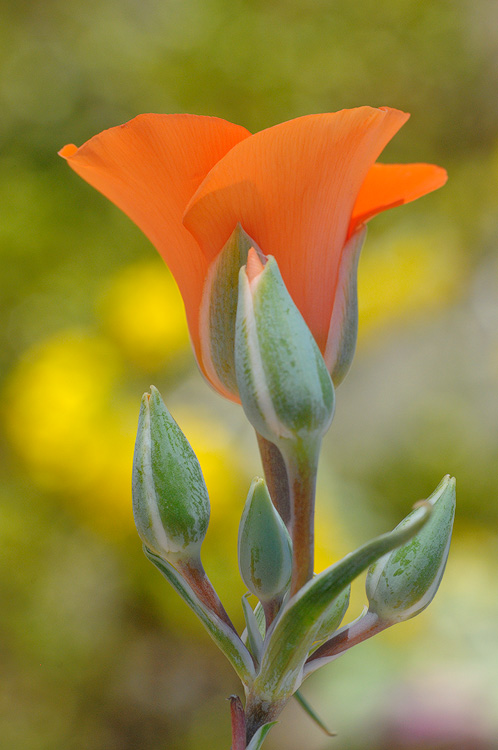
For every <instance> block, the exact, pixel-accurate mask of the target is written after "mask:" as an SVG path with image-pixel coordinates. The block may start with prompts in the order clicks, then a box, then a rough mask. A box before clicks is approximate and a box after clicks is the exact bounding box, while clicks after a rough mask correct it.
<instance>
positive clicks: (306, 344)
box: [235, 249, 334, 445]
mask: <svg viewBox="0 0 498 750" xmlns="http://www.w3.org/2000/svg"><path fill="white" fill-rule="evenodd" d="M235 370H236V375H237V384H238V387H239V395H240V399H241V401H242V406H243V407H244V411H245V413H246V416H247V418H248V419H249V421H250V422H251V424H252V425H253V427H254V428H255V429H256V430H257V431H258V432H259V433H260V435H262V436H263V437H265V438H266V439H267V440H270V441H271V442H273V443H275V444H277V445H281V444H282V442H284V443H285V442H286V441H295V440H303V441H307V442H308V441H311V442H313V441H319V440H321V438H322V437H323V435H324V433H325V432H326V431H327V429H328V427H329V426H330V422H331V421H332V416H333V413H334V387H333V385H332V381H331V379H330V375H329V373H328V370H327V367H326V365H325V362H324V360H323V357H322V355H321V353H320V350H319V349H318V346H317V345H316V342H315V340H314V338H313V336H312V334H311V332H310V330H309V328H308V326H307V325H306V323H305V322H304V319H303V317H302V315H301V313H300V312H299V310H298V309H297V307H296V305H295V304H294V302H293V300H292V298H291V296H290V295H289V293H288V291H287V289H286V287H285V284H284V282H283V280H282V277H281V275H280V271H279V269H278V266H277V262H276V260H275V259H274V258H273V257H271V256H270V257H269V258H268V262H267V263H266V265H263V264H262V262H261V256H259V255H258V254H257V253H256V251H255V250H253V249H251V250H250V251H249V255H248V262H247V266H245V267H243V268H241V270H240V276H239V302H238V308H237V321H236V330H235Z"/></svg>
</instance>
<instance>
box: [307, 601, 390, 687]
mask: <svg viewBox="0 0 498 750" xmlns="http://www.w3.org/2000/svg"><path fill="white" fill-rule="evenodd" d="M387 627H389V623H386V622H383V621H382V620H379V618H378V617H377V615H376V614H374V613H373V612H367V613H366V614H365V615H363V617H360V618H358V619H357V620H355V621H354V622H352V623H351V624H350V625H346V626H345V627H343V628H341V629H340V630H338V631H337V633H335V635H333V636H332V638H331V639H330V640H329V641H327V642H326V643H324V644H322V645H321V646H320V647H319V648H317V650H316V651H314V652H313V654H312V655H311V656H310V658H309V659H308V661H307V662H306V665H305V669H304V673H305V675H306V676H307V675H309V674H311V673H312V672H314V671H315V670H316V669H318V668H319V667H320V666H322V665H321V663H320V661H321V660H322V659H325V660H326V662H325V663H328V662H330V661H331V660H333V659H336V658H337V657H338V656H340V655H341V654H342V653H344V652H345V651H347V650H348V649H350V648H352V647H353V646H356V645H357V644H358V643H361V642H362V641H366V640H367V639H368V638H371V637H372V636H373V635H377V633H380V632H381V631H382V630H385V629H386V628H387Z"/></svg>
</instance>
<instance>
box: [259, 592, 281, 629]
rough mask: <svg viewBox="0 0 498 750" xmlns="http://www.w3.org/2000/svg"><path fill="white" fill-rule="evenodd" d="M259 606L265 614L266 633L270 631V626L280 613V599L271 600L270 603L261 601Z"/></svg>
mask: <svg viewBox="0 0 498 750" xmlns="http://www.w3.org/2000/svg"><path fill="white" fill-rule="evenodd" d="M261 605H262V607H263V611H264V613H265V625H266V632H268V630H269V629H270V625H271V624H272V622H273V620H274V619H275V617H276V616H277V615H278V613H279V611H280V607H281V606H282V597H277V598H275V599H271V600H270V601H264V602H263V601H262V602H261Z"/></svg>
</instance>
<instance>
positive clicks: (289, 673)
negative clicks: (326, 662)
mask: <svg viewBox="0 0 498 750" xmlns="http://www.w3.org/2000/svg"><path fill="white" fill-rule="evenodd" d="M430 513H431V506H430V505H429V504H425V505H423V506H421V507H420V508H419V509H418V512H417V513H415V514H412V516H411V521H410V523H409V524H407V525H406V526H404V527H403V528H397V529H395V530H394V531H391V532H389V533H388V534H383V535H382V536H379V537H377V538H376V539H373V540H372V541H370V542H367V543H366V544H364V545H363V546H362V547H360V548H359V549H357V550H356V551H355V552H352V553H351V554H349V555H346V557H344V558H343V559H342V560H340V561H339V562H337V563H335V564H334V565H332V566H331V567H330V568H327V569H326V570H324V571H323V572H322V573H319V574H318V575H317V576H316V577H315V578H313V579H312V580H311V581H308V583H307V584H306V585H305V586H303V588H302V589H301V590H300V591H298V593H297V594H296V595H295V596H293V597H292V599H290V600H289V602H288V603H287V605H286V606H285V607H284V609H283V610H282V613H281V615H280V617H279V619H278V621H277V622H276V624H275V627H274V629H273V631H272V633H271V635H270V637H269V639H268V642H267V644H266V647H265V650H264V653H263V656H262V659H261V668H260V671H259V673H258V675H257V677H256V679H255V682H254V685H253V688H252V690H253V692H254V693H255V694H258V695H259V696H260V697H261V698H262V699H263V700H268V701H270V702H272V703H274V702H277V701H280V700H285V699H286V698H289V697H290V696H291V695H292V694H293V693H294V692H295V690H296V689H297V688H298V687H299V685H300V683H301V681H302V669H303V665H304V662H305V660H306V658H307V656H308V653H309V651H310V649H311V647H312V644H313V642H314V640H315V639H316V635H317V632H318V629H319V627H320V622H321V619H320V618H321V616H322V615H323V613H324V612H325V611H326V610H327V607H328V606H329V605H330V603H331V602H332V601H333V599H335V598H336V597H337V596H338V595H339V594H340V593H341V591H343V590H344V589H345V588H346V586H348V584H350V583H351V581H353V580H354V579H355V578H356V576H358V575H359V574H360V573H361V572H362V571H363V570H365V569H366V568H368V566H369V565H371V564H372V563H373V562H375V561H376V560H378V559H379V558H380V557H382V555H385V554H386V553H387V552H390V551H391V550H393V549H395V548H396V547H399V546H400V545H401V544H403V543H404V542H406V541H407V540H408V539H411V537H412V536H413V535H414V534H416V533H417V531H419V530H420V529H421V528H422V526H423V525H424V524H425V522H426V521H427V519H428V518H429V516H430Z"/></svg>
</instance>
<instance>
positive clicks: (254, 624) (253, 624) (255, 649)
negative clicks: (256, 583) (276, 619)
mask: <svg viewBox="0 0 498 750" xmlns="http://www.w3.org/2000/svg"><path fill="white" fill-rule="evenodd" d="M249 596H250V594H249V593H248V594H244V596H243V597H242V610H243V612H244V619H245V621H246V627H247V631H246V632H247V644H248V646H249V651H250V652H251V654H252V655H253V656H254V658H255V659H256V661H257V662H258V664H259V660H260V658H261V654H262V651H263V638H262V636H261V633H260V631H259V625H258V621H257V619H256V615H255V614H254V610H253V608H252V607H251V605H250V604H249V602H248V597H249ZM263 614H264V612H263Z"/></svg>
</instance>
